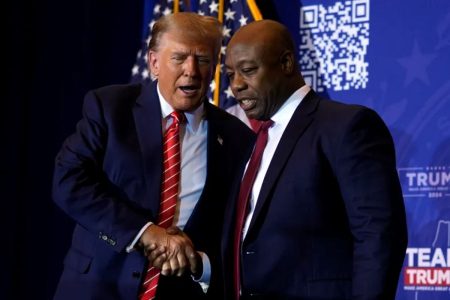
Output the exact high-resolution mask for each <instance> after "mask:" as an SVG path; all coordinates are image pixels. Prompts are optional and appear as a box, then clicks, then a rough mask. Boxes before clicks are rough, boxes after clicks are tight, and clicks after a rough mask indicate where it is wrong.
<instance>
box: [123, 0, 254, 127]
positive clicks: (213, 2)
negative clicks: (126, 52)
mask: <svg viewBox="0 0 450 300" xmlns="http://www.w3.org/2000/svg"><path fill="white" fill-rule="evenodd" d="M144 7H145V12H144V21H145V22H146V24H148V26H146V27H145V28H144V30H143V31H144V33H143V41H142V47H141V49H140V50H139V51H138V53H137V57H136V63H135V64H134V66H133V68H132V71H131V82H139V81H142V80H150V74H149V71H148V70H147V44H148V41H149V40H150V38H151V36H150V33H151V28H152V26H153V24H154V23H155V21H156V20H157V19H158V18H160V17H161V16H163V15H168V14H172V13H174V12H176V11H192V12H197V13H198V14H200V15H206V16H213V17H216V18H218V19H219V21H221V23H222V24H223V27H222V34H223V44H222V48H221V57H220V66H218V68H220V69H219V70H220V72H216V75H215V78H214V79H213V81H212V82H211V84H210V88H209V92H208V98H209V101H210V102H213V103H214V104H216V105H218V106H220V107H221V108H223V109H226V110H227V111H229V112H230V113H231V114H234V115H236V116H237V117H239V118H240V119H241V120H242V121H244V122H245V123H246V124H248V125H250V123H249V122H248V120H247V118H246V117H245V114H244V112H243V111H242V110H241V109H240V107H239V105H237V103H236V101H235V99H234V97H233V94H232V92H231V88H230V86H229V84H228V80H227V78H226V75H225V72H224V71H225V70H224V66H223V64H224V61H225V50H226V45H227V44H228V42H229V40H230V38H231V36H232V35H233V33H234V32H235V31H236V30H237V29H238V28H239V27H241V26H243V25H246V24H247V23H249V22H252V21H254V20H260V19H261V18H262V17H261V13H260V12H259V9H258V7H257V5H256V3H255V0H190V1H189V0H184V1H179V0H146V1H145V4H144ZM217 73H219V74H217Z"/></svg>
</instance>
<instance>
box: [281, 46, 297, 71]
mask: <svg viewBox="0 0 450 300" xmlns="http://www.w3.org/2000/svg"><path fill="white" fill-rule="evenodd" d="M280 63H281V70H283V72H284V73H285V74H292V72H294V66H295V57H294V54H293V53H292V52H291V51H289V50H286V51H284V52H283V54H281V56H280Z"/></svg>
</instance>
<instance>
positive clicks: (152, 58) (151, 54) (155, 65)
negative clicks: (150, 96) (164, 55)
mask: <svg viewBox="0 0 450 300" xmlns="http://www.w3.org/2000/svg"><path fill="white" fill-rule="evenodd" d="M147 65H148V69H149V70H150V73H151V74H152V76H154V77H158V74H159V56H158V53H157V52H155V51H153V50H149V51H148V52H147Z"/></svg>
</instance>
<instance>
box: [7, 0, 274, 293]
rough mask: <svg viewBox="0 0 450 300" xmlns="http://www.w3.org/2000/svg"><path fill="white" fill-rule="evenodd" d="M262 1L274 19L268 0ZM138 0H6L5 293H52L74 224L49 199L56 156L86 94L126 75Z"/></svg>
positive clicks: (136, 34) (135, 41)
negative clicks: (8, 0)
mask: <svg viewBox="0 0 450 300" xmlns="http://www.w3.org/2000/svg"><path fill="white" fill-rule="evenodd" d="M258 3H259V5H260V8H261V10H262V13H263V15H264V16H265V17H266V18H272V19H276V16H275V13H274V10H273V6H272V5H271V4H270V1H258ZM5 6H6V7H5ZM142 8H143V1H142V0H140V1H119V0H78V1H56V0H46V1H31V0H24V1H14V2H13V3H12V4H8V5H4V8H3V13H4V19H5V20H6V26H5V27H4V28H5V29H6V35H3V36H2V37H3V41H2V45H3V49H4V50H5V48H6V51H2V52H3V53H4V56H3V60H4V65H5V66H6V71H5V72H4V74H3V77H4V78H6V83H5V84H3V85H2V86H4V89H3V91H5V90H6V93H5V92H4V93H3V95H4V96H3V97H2V98H3V99H2V100H1V103H2V105H3V108H2V109H1V113H2V117H1V118H0V119H1V130H2V138H1V145H0V149H1V150H2V153H3V156H2V157H3V161H4V162H5V164H4V165H3V166H2V168H1V170H2V172H1V174H2V179H1V181H0V182H1V194H0V195H1V198H0V199H1V202H0V203H1V205H2V208H1V210H0V211H1V215H0V220H1V228H2V235H1V239H2V244H1V249H2V255H1V258H0V263H1V264H0V267H1V272H0V273H1V278H0V287H1V288H0V299H5V300H6V299H14V300H15V299H27V298H28V299H34V300H40V299H51V298H52V295H53V293H54V289H55V286H56V284H57V281H58V277H59V275H60V273H61V270H62V262H63V258H64V255H65V252H66V251H67V249H68V247H69V243H70V238H71V231H72V228H73V223H72V221H71V220H70V219H69V218H68V217H67V216H65V215H64V213H63V212H62V211H61V210H60V209H59V208H58V207H57V206H56V205H54V203H53V201H52V199H51V195H50V189H51V180H52V173H53V165H54V158H55V155H56V153H57V151H58V150H59V148H60V146H61V143H62V142H63V140H64V139H65V138H66V137H67V136H68V135H69V134H70V133H72V132H73V131H74V129H75V124H76V122H77V120H78V119H79V118H80V117H81V104H82V99H83V95H84V94H85V93H86V92H87V91H88V90H89V89H92V88H97V87H100V86H103V85H107V84H115V83H126V82H128V80H129V77H130V70H131V67H132V65H133V63H134V60H135V56H136V52H137V50H138V49H139V48H140V42H141V41H140V38H141V28H142V24H141V22H142V13H143V12H142ZM3 237H6V239H5V238H3Z"/></svg>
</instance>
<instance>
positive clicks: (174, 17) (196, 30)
mask: <svg viewBox="0 0 450 300" xmlns="http://www.w3.org/2000/svg"><path fill="white" fill-rule="evenodd" d="M171 30H179V31H182V32H183V35H185V36H187V37H188V38H190V37H192V38H193V39H201V40H207V41H210V43H208V44H211V45H214V55H215V58H216V59H217V57H218V56H219V52H220V47H221V46H222V30H221V24H220V23H219V21H218V20H217V19H216V18H213V17H210V16H201V15H199V14H196V13H192V12H179V13H175V14H171V15H166V16H162V17H161V18H159V19H158V21H156V23H155V24H154V25H153V27H152V38H151V39H150V41H149V43H148V49H149V50H153V51H158V47H159V46H160V41H161V37H162V35H163V34H164V33H166V32H168V31H171Z"/></svg>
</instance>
